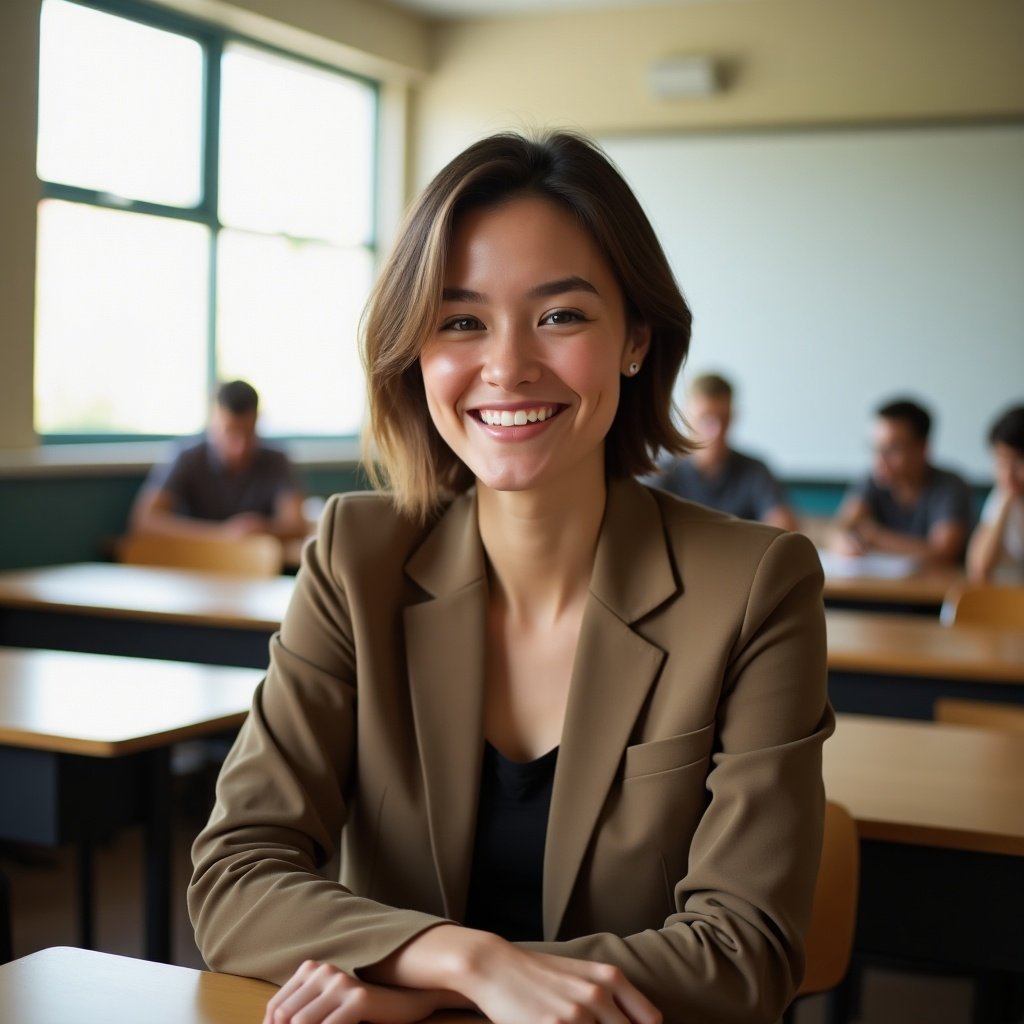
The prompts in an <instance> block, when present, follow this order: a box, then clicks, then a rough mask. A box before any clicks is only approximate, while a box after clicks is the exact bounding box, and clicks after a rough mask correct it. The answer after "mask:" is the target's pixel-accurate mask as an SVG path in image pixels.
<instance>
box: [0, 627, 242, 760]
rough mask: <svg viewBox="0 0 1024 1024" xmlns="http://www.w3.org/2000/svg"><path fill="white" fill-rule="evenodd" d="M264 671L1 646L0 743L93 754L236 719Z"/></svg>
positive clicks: (140, 746) (159, 741)
mask: <svg viewBox="0 0 1024 1024" xmlns="http://www.w3.org/2000/svg"><path fill="white" fill-rule="evenodd" d="M261 676H262V673H261V672H260V671H259V670H257V669H251V668H224V667H221V666H213V665H193V664H188V663H185V662H170V661H155V660H152V659H150V658H122V657H114V656H112V655H107V654H78V653H74V652H68V651H39V650H22V649H16V648H9V647H0V744H5V745H7V746H15V747H31V748H33V749H37V750H50V751H57V752H61V753H69V754H85V755H88V756H92V757H120V756H122V755H124V754H131V753H134V752H136V751H139V750H148V749H151V748H153V747H158V746H165V745H167V744H170V743H176V742H178V741H179V740H185V739H189V738H191V737H195V736H201V735H206V734H208V733H211V732H218V731H220V730H222V729H229V728H232V727H234V726H237V725H240V724H241V723H242V720H243V719H244V718H245V715H246V712H247V711H248V710H249V706H250V704H251V703H252V694H253V690H254V689H255V688H256V684H257V683H258V682H259V681H260V678H261Z"/></svg>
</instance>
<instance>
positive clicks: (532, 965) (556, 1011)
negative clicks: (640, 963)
mask: <svg viewBox="0 0 1024 1024" xmlns="http://www.w3.org/2000/svg"><path fill="white" fill-rule="evenodd" d="M477 967H478V969H477V970H475V971H473V972H472V976H471V978H470V979H467V982H466V985H465V987H464V988H463V992H464V993H465V994H466V995H467V996H469V998H470V999H472V1000H473V1002H474V1003H475V1004H476V1005H477V1007H478V1008H479V1010H480V1012H481V1013H483V1014H484V1015H485V1016H486V1017H487V1018H488V1020H490V1021H493V1022H494V1024H661V1013H660V1012H659V1011H658V1009H657V1007H655V1006H654V1004H653V1003H651V1001H650V1000H649V999H648V998H647V997H646V996H645V995H644V994H643V993H642V992H641V991H640V990H639V989H637V988H636V987H635V986H634V985H633V984H632V983H631V982H630V981H629V980H628V979H627V978H626V976H625V975H624V974H623V973H622V971H620V970H619V969H618V968H617V967H613V966H611V965H610V964H602V963H595V962H594V961H591V960H573V959H570V958H568V957H562V956H554V955H552V954H550V953H535V952H531V951H529V950H524V949H519V948H518V947H517V946H513V945H512V944H511V943H507V942H504V941H502V940H498V941H497V942H495V943H494V944H491V945H489V946H488V948H487V952H486V953H485V954H484V956H483V959H482V961H481V962H480V963H479V964H478V965H477Z"/></svg>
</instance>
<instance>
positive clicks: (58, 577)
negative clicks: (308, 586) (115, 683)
mask: <svg viewBox="0 0 1024 1024" xmlns="http://www.w3.org/2000/svg"><path fill="white" fill-rule="evenodd" d="M294 586H295V579H294V577H291V576H280V577H274V578H271V579H254V578H251V577H246V576H232V575H229V574H226V573H211V572H199V571H197V570H194V569H163V568H154V567H151V566H143V565H122V564H120V563H117V562H79V563H75V564H72V565H50V566H42V567H39V568H34V569H11V570H7V571H4V572H0V607H3V606H8V607H11V608H30V609H42V610H47V611H63V612H81V613H86V614H89V615H102V616H106V617H113V618H129V619H146V620H150V621H159V620H171V621H175V622H181V623H193V624H199V625H210V626H227V627H230V628H235V629H259V630H274V629H277V628H278V626H280V624H281V619H282V618H283V617H284V613H285V609H286V608H287V607H288V601H289V600H290V598H291V594H292V590H293V589H294Z"/></svg>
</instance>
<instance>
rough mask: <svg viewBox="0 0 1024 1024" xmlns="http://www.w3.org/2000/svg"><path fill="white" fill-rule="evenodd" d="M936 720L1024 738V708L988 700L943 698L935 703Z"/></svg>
mask: <svg viewBox="0 0 1024 1024" xmlns="http://www.w3.org/2000/svg"><path fill="white" fill-rule="evenodd" d="M935 720H936V721H937V722H947V723H949V724H952V725H976V726H979V727H980V728H983V729H1001V730H1002V731H1003V732H1013V733H1017V734H1018V735H1020V736H1024V707H1020V706H1019V705H1017V704H1001V703H997V702H996V701H987V700H956V699H954V698H952V697H941V698H940V699H939V700H937V701H936V702H935Z"/></svg>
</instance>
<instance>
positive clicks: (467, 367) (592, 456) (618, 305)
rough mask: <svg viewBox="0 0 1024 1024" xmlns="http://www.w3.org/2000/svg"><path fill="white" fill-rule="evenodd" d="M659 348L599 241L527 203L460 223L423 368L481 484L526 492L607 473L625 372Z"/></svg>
mask: <svg viewBox="0 0 1024 1024" xmlns="http://www.w3.org/2000/svg"><path fill="white" fill-rule="evenodd" d="M647 345H648V331H647V329H646V328H645V327H643V326H634V327H632V328H631V327H629V326H628V325H627V323H626V315H625V309H624V303H623V298H622V293H621V291H620V289H619V286H618V283H617V282H616V280H615V277H614V275H613V274H612V271H611V268H610V267H609V266H608V264H607V262H606V261H605V259H604V257H603V255H602V254H601V252H600V250H599V249H598V248H597V246H596V244H595V243H594V241H593V240H592V239H591V238H590V236H589V235H588V234H587V233H586V232H585V231H583V230H582V229H581V228H580V227H579V226H578V225H577V224H576V222H575V220H574V218H573V217H572V216H571V214H569V213H568V212H567V211H565V210H563V209H562V208H561V207H560V206H557V205H556V204H554V203H552V202H549V201H548V200H546V199H540V198H536V197H523V198H518V199H513V200H510V201H509V202H507V203H504V204H502V205H500V206H497V207H491V208H488V209H482V210H475V211H471V212H469V213H467V214H466V215H465V216H463V217H462V218H460V220H459V221H458V222H457V223H456V225H455V230H454V232H453V237H452V242H451V248H450V250H449V253H448V260H447V268H446V273H445V280H444V293H443V296H442V302H441V310H440V314H439V316H438V323H437V325H436V327H435V329H434V332H433V334H432V335H431V336H430V337H429V338H428V340H427V342H426V344H425V345H424V348H423V351H422V352H421V354H420V367H421V370H422V373H423V383H424V387H425V389H426V396H427V404H428V406H429V409H430V415H431V418H432V419H433V421H434V425H435V426H436V427H437V429H438V431H439V432H440V434H441V436H442V437H443V438H444V440H445V441H446V442H447V443H448V445H449V446H450V447H451V448H452V450H453V451H454V452H455V454H456V455H458V457H459V458H460V459H461V460H462V461H463V462H464V463H465V464H466V465H467V466H468V467H469V468H470V469H471V470H472V472H473V473H474V474H475V475H476V477H477V479H478V481H480V483H481V484H483V485H485V486H487V487H490V488H493V489H495V490H512V491H520V490H529V489H532V488H537V487H542V486H543V485H544V484H545V483H548V482H550V481H552V480H554V479H556V478H557V477H564V476H565V475H566V474H572V473H574V472H576V471H578V470H584V471H590V472H594V473H603V470H604V438H605V436H606V435H607V433H608V430H609V428H610V427H611V425H612V420H613V419H614V417H615V410H616V408H617V406H618V401H619V385H620V381H621V379H622V374H623V373H628V371H629V367H630V364H631V363H633V362H636V363H638V364H639V363H640V362H642V360H643V356H644V353H645V352H646V350H647Z"/></svg>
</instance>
